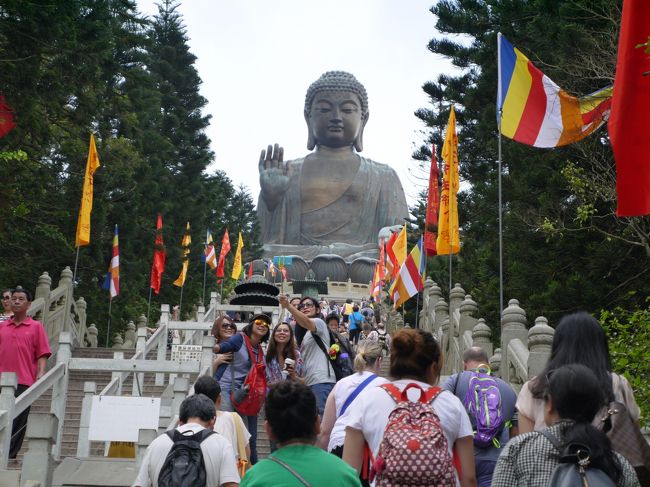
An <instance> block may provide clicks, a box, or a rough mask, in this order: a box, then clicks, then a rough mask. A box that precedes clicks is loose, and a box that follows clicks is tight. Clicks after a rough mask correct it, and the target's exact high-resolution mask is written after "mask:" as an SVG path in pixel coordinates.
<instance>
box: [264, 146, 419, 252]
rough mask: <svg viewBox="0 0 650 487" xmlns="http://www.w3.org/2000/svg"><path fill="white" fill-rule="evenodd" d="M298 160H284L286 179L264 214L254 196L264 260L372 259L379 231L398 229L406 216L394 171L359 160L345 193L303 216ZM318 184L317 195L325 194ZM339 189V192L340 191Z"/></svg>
mask: <svg viewBox="0 0 650 487" xmlns="http://www.w3.org/2000/svg"><path fill="white" fill-rule="evenodd" d="M303 162H304V158H301V159H296V160H293V161H290V164H291V180H290V184H289V189H288V190H287V193H286V194H285V195H284V198H283V199H282V201H281V202H280V203H279V204H278V205H277V206H276V207H275V208H274V209H273V210H269V209H268V207H267V206H266V202H265V201H264V199H263V198H262V197H261V196H260V198H259V201H258V205H257V210H258V216H259V220H260V224H261V226H262V242H263V243H264V248H265V255H267V256H268V257H270V256H272V255H283V254H284V255H289V254H292V255H300V256H302V257H304V258H307V259H311V258H313V257H315V256H316V255H321V254H337V255H340V256H341V257H343V258H346V260H349V259H350V258H356V257H360V256H373V255H374V254H375V253H376V249H377V238H378V233H379V230H381V229H382V228H383V227H387V226H392V225H400V224H403V223H404V220H405V218H406V217H407V215H408V208H407V206H406V198H405V196H404V190H403V189H402V185H401V183H400V180H399V178H398V176H397V174H396V173H395V171H394V170H393V169H392V168H391V167H389V166H386V165H385V164H380V163H378V162H375V161H372V160H370V159H366V158H364V157H360V164H359V170H358V171H357V174H356V175H355V176H354V177H352V178H351V179H350V181H349V182H348V184H349V186H348V187H347V188H345V189H344V188H338V189H337V190H336V191H331V192H333V193H341V195H340V196H339V197H338V198H334V199H333V200H332V201H330V202H328V203H327V204H326V205H324V206H322V207H320V208H315V209H313V210H311V211H308V212H305V211H304V210H303V207H302V204H301V200H302V196H301V181H302V167H303ZM329 184H330V183H329V182H328V181H327V179H325V178H324V179H323V181H322V182H320V183H319V187H320V188H321V191H330V189H329V186H328V185H329ZM342 190H343V191H342Z"/></svg>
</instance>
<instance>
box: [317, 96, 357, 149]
mask: <svg viewBox="0 0 650 487" xmlns="http://www.w3.org/2000/svg"><path fill="white" fill-rule="evenodd" d="M362 128H363V123H362V115H361V102H360V100H359V97H358V96H357V95H356V94H355V93H351V92H345V91H321V92H320V93H317V94H316V96H315V97H314V101H313V102H312V104H311V113H310V115H309V130H311V132H312V134H313V137H314V139H315V140H316V143H317V144H319V145H324V146H325V147H331V148H339V147H345V146H351V145H352V144H354V141H355V140H356V139H357V137H358V136H359V133H360V131H361V130H362Z"/></svg>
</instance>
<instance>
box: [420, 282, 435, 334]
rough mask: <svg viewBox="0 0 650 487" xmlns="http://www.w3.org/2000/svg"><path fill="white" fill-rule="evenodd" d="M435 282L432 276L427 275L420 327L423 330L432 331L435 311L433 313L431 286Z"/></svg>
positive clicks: (423, 292) (423, 291)
mask: <svg viewBox="0 0 650 487" xmlns="http://www.w3.org/2000/svg"><path fill="white" fill-rule="evenodd" d="M434 284H435V282H433V281H432V280H431V278H429V277H427V278H426V280H425V281H424V288H423V290H422V311H420V324H419V325H420V328H422V329H423V330H427V331H431V330H432V328H433V326H432V320H431V318H432V317H433V313H431V308H433V306H432V304H431V296H430V294H431V287H432V286H433V285H434Z"/></svg>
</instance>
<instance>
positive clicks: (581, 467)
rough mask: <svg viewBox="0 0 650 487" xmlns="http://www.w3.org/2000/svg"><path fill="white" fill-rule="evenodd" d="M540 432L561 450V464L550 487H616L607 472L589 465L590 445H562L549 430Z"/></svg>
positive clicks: (551, 480) (554, 471)
mask: <svg viewBox="0 0 650 487" xmlns="http://www.w3.org/2000/svg"><path fill="white" fill-rule="evenodd" d="M540 433H541V434H543V435H544V436H545V437H546V439H547V440H548V441H550V442H551V443H552V444H553V446H554V447H555V449H556V450H557V451H558V452H560V464H559V465H558V466H557V467H555V470H553V474H552V475H551V479H550V480H549V481H548V486H549V487H616V484H615V483H614V481H613V480H612V479H611V478H610V477H609V476H608V475H607V474H606V473H605V472H603V471H602V470H600V469H598V468H593V467H590V466H589V460H590V458H589V457H590V455H591V451H590V450H589V447H588V446H586V445H583V444H580V443H570V444H568V445H566V446H564V447H562V446H561V445H560V442H559V441H558V440H557V438H555V436H553V434H552V433H550V432H549V431H547V430H542V431H540Z"/></svg>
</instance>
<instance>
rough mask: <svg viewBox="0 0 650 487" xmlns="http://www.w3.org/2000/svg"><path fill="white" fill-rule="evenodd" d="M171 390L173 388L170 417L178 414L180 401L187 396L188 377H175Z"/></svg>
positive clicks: (188, 388)
mask: <svg viewBox="0 0 650 487" xmlns="http://www.w3.org/2000/svg"><path fill="white" fill-rule="evenodd" d="M173 390H174V398H173V399H172V409H171V416H172V418H173V417H174V416H177V415H178V411H179V410H180V407H181V403H182V402H183V400H184V399H185V398H186V397H187V393H188V392H189V390H190V381H189V379H188V378H187V377H176V378H175V379H174V386H173Z"/></svg>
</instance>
